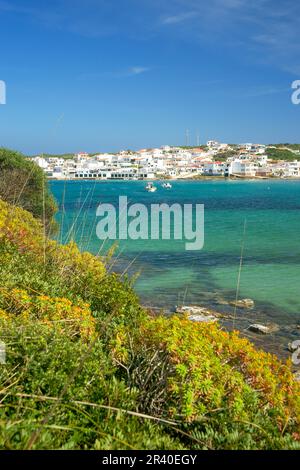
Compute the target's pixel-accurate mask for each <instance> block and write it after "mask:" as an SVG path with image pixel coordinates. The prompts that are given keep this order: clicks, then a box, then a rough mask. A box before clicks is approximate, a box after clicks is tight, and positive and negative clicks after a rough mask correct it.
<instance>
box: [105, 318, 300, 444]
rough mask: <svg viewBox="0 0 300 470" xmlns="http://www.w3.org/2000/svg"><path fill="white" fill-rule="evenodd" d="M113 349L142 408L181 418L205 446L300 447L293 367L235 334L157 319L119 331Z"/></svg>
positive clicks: (298, 391) (298, 389)
mask: <svg viewBox="0 0 300 470" xmlns="http://www.w3.org/2000/svg"><path fill="white" fill-rule="evenodd" d="M112 346H113V350H114V357H115V359H116V363H117V364H121V369H120V370H126V371H127V372H126V375H124V377H125V376H127V378H128V383H129V385H130V387H133V388H135V387H137V388H138V389H139V391H140V396H139V400H138V403H139V409H140V411H145V410H146V409H148V410H149V409H150V410H151V411H152V412H153V413H155V414H156V416H161V417H164V418H167V417H168V418H172V419H175V420H177V421H179V422H181V423H182V425H183V429H184V430H185V431H187V430H188V431H189V434H190V435H191V436H194V437H196V436H198V437H199V436H201V439H200V441H201V442H202V444H201V446H202V447H201V446H200V447H201V448H203V447H204V448H211V447H213V448H244V449H249V448H253V449H256V448H265V449H267V448H286V447H291V448H293V447H297V446H298V447H299V448H300V443H299V445H298V444H297V443H296V442H295V440H299V437H300V434H299V430H300V385H299V384H298V383H297V382H296V381H295V379H294V377H293V374H292V371H291V367H290V364H289V363H287V364H284V363H282V362H281V361H279V360H278V359H277V358H276V357H275V356H273V355H270V354H267V353H265V352H263V351H259V350H256V349H255V348H254V346H252V345H251V343H250V342H249V341H248V340H245V339H242V338H240V337H239V335H238V333H237V332H234V333H227V332H224V331H222V330H221V329H220V327H218V326H217V325H215V324H211V323H210V324H195V323H193V322H191V321H189V320H188V319H185V318H179V317H177V316H174V317H172V318H171V319H170V318H164V317H159V318H157V319H152V320H150V319H149V320H148V321H147V322H145V323H144V324H142V325H141V326H140V330H139V332H138V333H137V332H131V331H126V330H124V329H123V330H120V333H119V335H118V336H117V338H116V340H115V342H114V344H113V345H112ZM198 441H199V439H198ZM196 447H198V445H197V446H196Z"/></svg>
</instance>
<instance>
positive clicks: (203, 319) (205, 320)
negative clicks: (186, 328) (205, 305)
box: [188, 315, 218, 323]
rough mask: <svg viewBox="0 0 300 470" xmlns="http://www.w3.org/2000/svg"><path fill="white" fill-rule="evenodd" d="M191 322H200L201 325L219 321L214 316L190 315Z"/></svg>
mask: <svg viewBox="0 0 300 470" xmlns="http://www.w3.org/2000/svg"><path fill="white" fill-rule="evenodd" d="M188 319H189V320H191V321H195V322H199V323H208V322H215V321H218V320H217V318H216V317H215V316H214V315H190V316H189V317H188Z"/></svg>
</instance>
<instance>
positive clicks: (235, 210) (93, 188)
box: [51, 180, 300, 354]
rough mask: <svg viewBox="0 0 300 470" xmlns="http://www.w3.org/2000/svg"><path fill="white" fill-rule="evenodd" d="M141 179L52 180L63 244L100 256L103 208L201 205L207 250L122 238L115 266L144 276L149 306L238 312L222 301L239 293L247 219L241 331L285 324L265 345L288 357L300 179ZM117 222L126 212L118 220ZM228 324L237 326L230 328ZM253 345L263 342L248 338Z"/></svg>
mask: <svg viewBox="0 0 300 470" xmlns="http://www.w3.org/2000/svg"><path fill="white" fill-rule="evenodd" d="M145 185H146V183H145V182H127V181H123V182H95V181H67V182H64V181H59V182H51V189H52V191H53V193H54V195H55V197H56V199H57V201H58V203H59V206H60V212H59V214H58V220H59V222H60V226H61V233H60V235H59V237H60V240H61V241H63V242H66V241H67V240H70V239H75V240H76V241H77V243H78V244H79V245H80V247H81V249H85V250H89V251H91V252H93V253H99V252H100V253H104V252H105V250H107V249H108V248H109V243H107V242H106V243H104V244H103V242H102V241H101V240H98V239H97V237H96V224H97V222H98V220H99V219H97V218H96V208H97V206H98V205H99V203H105V202H107V203H112V204H115V206H117V205H118V197H119V196H127V197H128V202H129V203H130V204H131V203H143V204H146V205H147V206H149V205H150V204H151V203H163V202H165V203H168V204H173V203H180V204H186V203H193V204H195V203H201V204H204V205H205V244H204V248H203V249H202V250H201V251H185V249H184V243H183V242H181V241H172V240H170V241H166V240H156V241H152V240H147V241H141V240H139V241H130V240H128V241H121V242H119V247H118V251H117V252H116V256H117V257H116V258H115V259H114V261H113V263H114V266H113V267H112V269H115V270H117V271H119V272H123V271H125V270H126V272H129V273H130V274H134V273H137V272H138V273H139V277H138V279H137V281H136V291H137V292H138V293H139V295H140V297H141V300H142V302H143V303H144V304H146V305H149V306H152V307H163V308H166V309H168V310H172V309H173V308H174V306H175V305H181V304H183V303H184V304H199V305H205V306H209V307H211V308H213V309H216V310H218V311H222V312H226V313H229V314H230V313H232V310H233V308H232V307H231V306H229V305H226V301H227V302H228V301H230V300H233V299H234V298H235V293H236V285H237V277H238V270H239V262H240V253H241V243H242V240H243V231H244V223H245V220H246V234H245V248H244V258H243V267H242V272H241V279H240V298H246V297H247V298H251V299H253V300H254V301H255V308H254V309H253V310H242V309H241V310H239V311H238V313H237V314H238V321H237V326H238V328H239V329H240V330H241V331H243V332H244V334H246V335H248V332H247V331H246V329H247V327H248V326H249V324H250V323H253V322H274V323H277V324H278V325H280V331H279V333H277V334H276V335H272V336H271V337H269V336H268V337H267V338H264V339H263V343H264V345H266V344H267V348H268V349H270V350H272V351H274V352H277V353H279V354H287V353H286V346H287V343H288V341H290V340H292V339H298V338H300V330H299V329H297V324H300V181H299V182H298V181H269V180H264V181H248V182H247V181H205V182H191V181H190V182H179V181H178V182H172V185H173V188H172V189H171V190H167V189H163V188H162V187H161V184H160V183H159V182H157V183H156V185H157V186H158V190H157V191H156V193H147V192H146V191H145ZM120 217H121V215H120ZM225 325H226V327H228V328H231V326H232V325H231V321H227V324H226V322H225ZM250 336H251V338H253V339H254V340H255V341H256V342H259V341H262V338H261V337H257V336H255V335H250Z"/></svg>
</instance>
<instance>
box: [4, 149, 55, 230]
mask: <svg viewBox="0 0 300 470" xmlns="http://www.w3.org/2000/svg"><path fill="white" fill-rule="evenodd" d="M0 198H2V199H3V200H4V201H7V202H9V203H11V204H15V205H17V206H19V207H22V208H23V209H26V210H28V211H29V212H31V213H32V214H33V215H34V217H37V218H39V219H41V220H45V224H46V229H47V231H49V230H50V228H51V229H54V221H53V216H54V214H55V212H56V210H57V207H56V203H55V201H54V198H53V196H52V194H51V193H50V191H49V188H48V183H47V180H46V177H45V175H44V172H43V170H42V169H41V168H39V167H38V166H37V165H36V164H35V163H34V162H32V161H30V160H27V159H26V158H25V157H24V155H22V154H21V153H19V152H16V151H13V150H8V149H5V148H0ZM43 200H44V203H43Z"/></svg>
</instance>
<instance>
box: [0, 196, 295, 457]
mask: <svg viewBox="0 0 300 470" xmlns="http://www.w3.org/2000/svg"><path fill="white" fill-rule="evenodd" d="M43 233H44V232H43V227H42V224H41V222H40V221H38V220H37V219H35V218H34V217H33V216H32V215H31V214H30V213H28V212H26V211H25V210H23V209H21V208H18V207H16V206H13V205H11V204H8V203H6V202H4V201H1V200H0V276H1V280H2V282H1V287H0V340H1V341H2V342H3V343H4V344H5V348H6V363H5V364H2V365H0V383H1V386H0V390H1V392H0V394H1V397H0V410H1V415H0V416H1V419H0V447H1V448H4V449H260V448H262V449H271V448H272V449H280V448H300V443H299V440H300V425H299V424H300V393H299V392H300V385H299V384H298V383H297V382H296V381H295V380H294V377H293V374H292V372H291V368H290V364H283V363H282V362H280V361H279V360H278V359H277V358H276V357H274V356H272V355H270V354H267V353H265V352H262V351H259V350H256V349H255V348H254V347H253V346H252V345H251V344H250V343H249V342H248V341H247V340H245V339H242V338H240V337H239V335H238V333H227V332H225V331H222V330H221V328H220V327H219V326H217V325H215V324H195V323H192V322H190V321H189V320H188V319H186V318H185V317H183V316H174V317H172V318H165V317H163V316H160V317H152V316H150V314H148V313H147V312H146V311H144V310H143V309H142V308H141V306H140V305H139V301H138V298H137V296H136V295H135V293H134V291H133V289H132V286H131V283H130V281H129V280H128V279H126V278H123V279H122V278H120V277H119V276H117V275H115V274H111V273H109V272H108V271H107V270H106V266H105V260H104V259H100V258H99V257H98V258H96V257H94V256H92V255H91V254H89V253H80V251H79V250H78V248H77V246H76V245H75V244H74V243H72V242H71V243H70V244H69V245H67V246H62V245H59V244H58V243H56V242H55V241H52V240H50V239H44V236H43Z"/></svg>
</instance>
